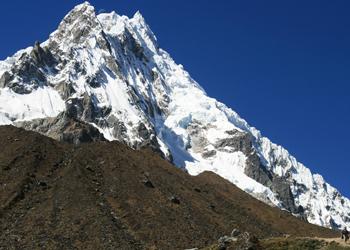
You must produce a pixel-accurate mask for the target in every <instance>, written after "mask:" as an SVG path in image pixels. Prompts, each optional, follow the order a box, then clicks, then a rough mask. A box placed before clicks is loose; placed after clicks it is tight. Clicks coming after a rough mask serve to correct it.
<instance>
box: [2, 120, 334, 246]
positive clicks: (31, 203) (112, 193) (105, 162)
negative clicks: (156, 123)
mask: <svg viewBox="0 0 350 250" xmlns="http://www.w3.org/2000/svg"><path fill="white" fill-rule="evenodd" d="M0 149H1V150H0V248H2V247H4V248H5V249H6V248H19V249H24V248H26V249H37V248H46V249H75V248H77V249H184V248H192V247H204V246H208V245H210V244H213V243H215V242H217V240H218V238H220V237H221V236H223V235H227V234H230V232H231V231H232V229H234V228H238V229H239V230H241V231H248V232H250V233H252V234H254V235H256V236H257V237H259V238H264V237H271V236H281V235H284V234H289V235H295V236H318V237H332V236H335V235H336V232H334V231H331V230H328V229H325V228H321V227H318V226H314V225H311V224H308V223H306V222H304V221H301V220H299V219H297V218H295V217H293V216H291V215H290V214H288V213H286V212H283V211H280V210H279V209H277V208H272V207H269V206H268V205H265V204H264V203H262V202H260V201H258V200H256V199H254V198H252V197H251V196H250V195H248V194H246V193H245V192H243V191H241V190H240V189H238V188H237V187H236V186H234V185H233V184H231V183H229V182H228V181H226V180H224V179H222V178H221V177H219V176H217V175H215V174H213V173H209V172H205V173H203V174H201V175H199V176H195V177H193V176H190V175H188V174H186V173H185V172H183V171H182V170H180V169H177V168H176V167H174V166H172V165H171V164H170V163H169V162H167V161H165V160H163V159H161V158H160V157H159V156H158V155H157V154H155V153H153V152H152V151H151V150H141V151H135V150H132V149H130V148H128V147H127V146H124V145H122V144H120V143H118V142H95V143H87V144H81V145H79V146H75V145H71V144H65V143H61V142H58V141H55V140H52V139H50V138H47V137H44V136H42V135H39V134H37V133H34V132H29V131H25V130H23V129H18V128H15V127H11V126H1V127H0Z"/></svg>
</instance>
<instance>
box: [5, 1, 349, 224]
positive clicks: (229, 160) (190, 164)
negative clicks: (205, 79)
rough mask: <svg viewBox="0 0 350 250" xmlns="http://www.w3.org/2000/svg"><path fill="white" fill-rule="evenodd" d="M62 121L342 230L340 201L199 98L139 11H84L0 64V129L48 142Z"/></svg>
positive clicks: (345, 212) (229, 113)
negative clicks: (21, 130) (34, 134)
mask: <svg viewBox="0 0 350 250" xmlns="http://www.w3.org/2000/svg"><path fill="white" fill-rule="evenodd" d="M62 114H65V116H62V117H73V118H74V120H75V121H81V122H84V123H85V124H88V125H90V126H93V127H94V128H97V129H98V131H100V132H101V133H102V134H103V136H104V137H105V138H106V139H108V140H119V141H122V142H124V143H126V144H127V145H129V146H131V147H133V148H140V147H143V146H151V147H153V148H154V149H156V150H158V151H159V153H160V154H162V156H163V157H165V158H167V159H168V160H170V161H172V162H173V163H174V164H175V165H176V166H178V167H180V168H183V169H185V170H186V171H188V173H189V174H192V175H197V174H199V173H201V172H203V171H213V172H215V173H217V174H218V175H220V176H222V177H223V178H225V179H227V180H229V181H230V182H232V183H234V184H235V185H237V186H238V187H239V188H241V189H242V190H244V191H246V192H248V193H249V194H251V195H253V196H255V197H256V198H258V199H260V200H262V201H264V202H266V203H268V204H270V205H273V206H278V207H279V208H281V209H285V210H288V211H290V212H291V213H293V214H295V215H296V216H300V217H302V218H304V219H307V220H308V221H309V222H310V223H314V224H317V225H321V226H325V227H330V228H340V227H343V226H349V227H350V201H349V199H347V198H345V197H343V196H342V195H341V194H340V193H339V192H338V191H337V190H336V189H335V188H333V187H332V186H330V185H329V184H328V183H326V182H325V181H324V179H323V178H322V177H321V176H320V175H317V174H312V173H311V171H310V170H309V169H308V168H306V167H305V166H304V165H303V164H301V163H299V162H298V161H297V160H296V159H295V158H294V157H293V156H291V155H290V154H289V153H288V151H287V150H285V149H284V148H282V147H281V146H278V145H275V144H273V143H272V142H271V141H270V140H269V139H268V138H266V137H263V136H262V135H261V134H260V132H259V131H258V130H256V129H255V128H253V127H251V126H249V125H248V123H247V122H246V121H245V120H243V119H242V118H240V117H239V115H238V114H237V113H236V112H234V111H233V110H232V109H230V108H228V107H226V106H225V105H224V104H222V103H220V102H218V101H217V100H215V99H213V98H210V97H208V96H207V94H206V93H205V91H204V90H203V89H202V88H201V87H200V85H199V84H198V83H197V82H196V81H195V80H193V79H192V78H191V77H190V75H189V73H188V72H186V71H185V70H184V68H183V66H182V65H179V64H176V63H175V62H174V60H173V59H172V58H171V57H170V55H169V54H168V53H167V52H165V51H164V50H162V49H161V48H159V46H158V43H157V39H156V37H155V36H154V34H153V32H152V31H151V30H150V28H149V26H148V25H147V24H146V22H145V19H144V18H143V17H142V15H141V14H140V13H139V12H137V13H136V14H135V15H134V16H133V17H132V18H129V17H126V16H120V15H118V14H116V13H115V12H112V13H107V14H106V13H103V14H99V15H96V14H95V11H94V8H93V7H92V6H91V5H90V4H89V3H87V2H85V3H83V4H81V5H78V6H76V7H75V8H74V9H73V10H72V11H71V12H69V13H68V14H67V15H66V16H65V18H64V19H63V20H62V22H61V23H60V25H59V27H58V29H57V30H56V31H55V32H53V33H52V34H51V35H50V37H49V39H48V40H47V41H45V42H44V43H41V44H38V43H37V44H36V45H35V46H34V47H30V48H28V49H26V50H21V51H19V52H18V53H16V54H15V55H14V56H13V57H9V58H8V59H6V60H5V61H2V62H0V124H2V125H4V124H13V125H16V126H23V127H25V128H29V129H33V130H37V131H39V132H41V133H46V134H47V135H49V136H51V134H50V133H51V132H52V131H51V130H50V129H42V126H45V124H46V125H47V124H51V123H45V122H43V120H45V119H49V118H55V117H61V115H62ZM62 119H63V118H62ZM39 121H41V122H39ZM34 123H35V124H40V126H41V129H38V128H39V127H40V126H39V125H35V126H34V125H33V124H34ZM28 124H29V125H28ZM30 124H32V125H33V126H31V125H30ZM47 126H49V125H47ZM57 126H58V125H57Z"/></svg>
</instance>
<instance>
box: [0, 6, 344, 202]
mask: <svg viewBox="0 0 350 250" xmlns="http://www.w3.org/2000/svg"><path fill="white" fill-rule="evenodd" d="M90 2H91V3H92V4H93V5H94V6H95V8H96V10H97V11H102V10H106V11H111V10H115V11H116V12H117V13H118V14H124V15H128V16H131V15H133V14H134V13H135V12H136V10H140V11H141V13H142V14H143V16H144V17H145V19H146V21H147V22H148V24H149V25H150V27H151V28H152V30H153V31H154V33H155V34H156V36H157V38H158V41H159V43H160V46H161V47H162V48H164V49H165V50H167V51H168V52H169V53H170V54H171V55H172V57H173V58H174V59H175V60H176V62H178V63H181V64H183V65H184V66H185V68H186V69H187V71H189V72H190V74H191V76H192V77H193V78H194V79H196V80H197V81H198V82H199V84H200V85H202V86H203V87H204V89H205V90H206V91H207V93H208V94H209V95H210V96H212V97H215V98H217V99H218V100H220V101H222V102H224V103H225V104H227V105H228V106H230V107H231V108H233V109H234V110H235V111H237V112H238V113H239V114H240V115H241V116H242V117H243V118H245V119H246V120H247V121H248V122H249V123H250V124H251V125H253V126H255V127H257V128H258V129H259V130H261V131H262V133H263V134H264V135H265V136H267V137H269V138H270V139H271V140H272V141H273V142H275V143H278V144H281V145H283V146H284V147H285V148H287V149H288V150H289V151H290V152H291V153H292V154H293V155H294V156H296V158H297V159H298V160H299V161H301V162H302V163H304V164H305V165H306V166H308V167H309V168H310V169H311V170H312V171H313V172H318V173H320V174H322V175H323V176H324V177H325V179H326V180H327V181H328V182H330V183H331V184H332V185H334V186H335V187H337V188H338V189H339V190H340V191H341V192H342V193H344V194H345V195H347V196H348V197H349V196H350V160H349V159H348V157H349V156H350V150H349V145H350V135H349V128H350V127H349V124H350V93H349V92H350V15H349V13H350V1H347V0H337V1H323V0H315V1H312V0H310V1H305V0H296V1H280V0H276V1H270V0H266V1H261V0H248V1H247V0H235V1H227V0H215V1H214V0H212V1H209V0H201V1H195V0H193V1H190V0H176V1H170V0H169V1H168V0H166V1H165V0H147V1H141V0H95V1H90ZM78 3H81V1H73V0H71V1H70V0H64V1H62V0H60V1H58V0H55V1H54V0H52V1H47V0H36V1H23V0H11V1H1V2H0V9H1V15H0V32H1V33H0V34H1V39H0V59H4V58H6V57H7V56H9V55H11V54H13V53H14V52H16V51H17V50H19V49H21V48H25V47H27V46H30V45H32V44H34V42H35V40H40V41H44V40H46V38H47V37H48V35H49V34H50V33H51V32H52V31H54V30H55V29H56V27H57V25H58V24H59V22H60V20H61V19H62V18H63V16H64V15H65V14H66V13H67V12H68V11H69V10H70V9H71V8H73V7H74V6H75V5H76V4H78Z"/></svg>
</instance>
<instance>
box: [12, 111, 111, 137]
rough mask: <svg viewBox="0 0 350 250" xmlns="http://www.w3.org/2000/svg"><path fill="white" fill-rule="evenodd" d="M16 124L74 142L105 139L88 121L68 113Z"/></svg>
mask: <svg viewBox="0 0 350 250" xmlns="http://www.w3.org/2000/svg"><path fill="white" fill-rule="evenodd" d="M14 125H16V126H18V127H22V128H25V129H27V130H34V131H37V132H39V133H42V134H44V135H46V136H48V137H51V138H53V139H55V140H59V141H65V142H68V143H73V144H80V143H85V142H94V141H104V140H105V138H104V137H103V135H102V134H101V133H100V132H99V131H98V129H97V128H95V127H94V126H92V125H90V124H88V123H85V122H82V121H80V120H76V119H74V118H72V117H70V116H69V114H67V113H61V114H60V115H58V116H57V117H55V118H44V119H36V120H32V121H30V122H16V123H15V124H14Z"/></svg>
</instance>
